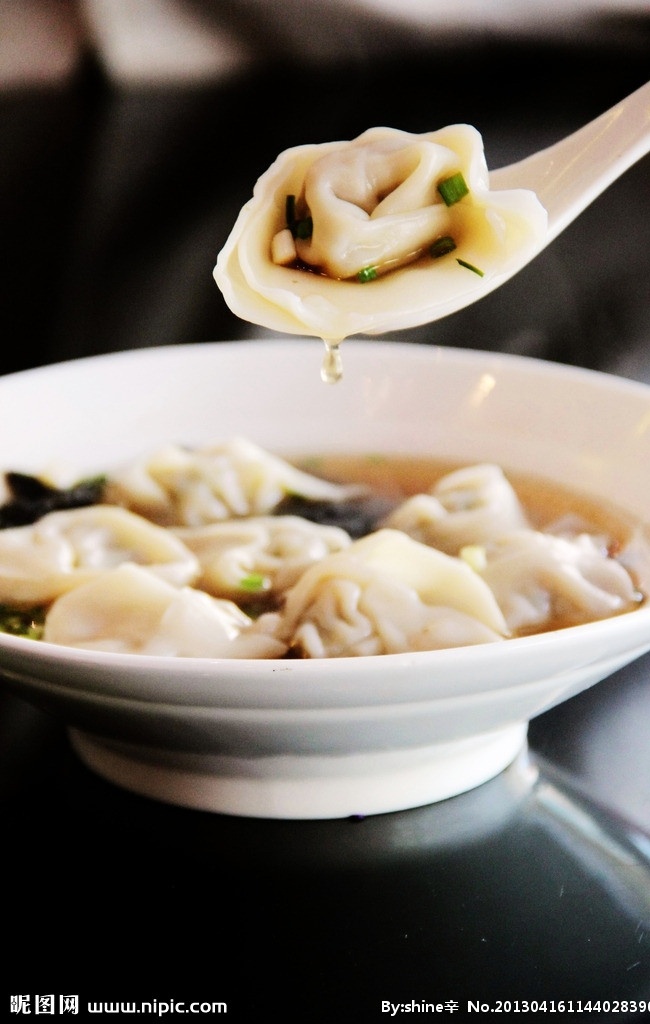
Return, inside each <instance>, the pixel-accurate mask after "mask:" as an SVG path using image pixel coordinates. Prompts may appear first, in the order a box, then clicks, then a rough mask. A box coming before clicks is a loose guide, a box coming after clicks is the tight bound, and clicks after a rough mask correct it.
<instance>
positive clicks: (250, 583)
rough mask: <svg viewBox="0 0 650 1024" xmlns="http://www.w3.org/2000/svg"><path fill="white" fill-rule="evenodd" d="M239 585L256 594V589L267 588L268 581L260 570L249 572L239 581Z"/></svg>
mask: <svg viewBox="0 0 650 1024" xmlns="http://www.w3.org/2000/svg"><path fill="white" fill-rule="evenodd" d="M239 586H240V587H241V588H242V590H248V592H249V593H251V594H256V593H257V592H258V590H268V587H269V581H268V580H267V578H266V576H262V574H261V573H260V572H251V573H249V575H248V576H244V577H243V578H242V579H241V580H240V581H239Z"/></svg>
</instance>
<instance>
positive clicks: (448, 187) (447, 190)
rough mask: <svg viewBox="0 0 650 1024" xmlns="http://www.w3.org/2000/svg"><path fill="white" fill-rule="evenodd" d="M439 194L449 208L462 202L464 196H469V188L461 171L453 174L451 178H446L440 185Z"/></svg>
mask: <svg viewBox="0 0 650 1024" xmlns="http://www.w3.org/2000/svg"><path fill="white" fill-rule="evenodd" d="M438 192H439V193H440V195H441V196H442V199H443V202H444V203H445V204H446V205H447V206H453V205H454V203H458V202H460V200H461V199H462V198H463V196H466V195H468V193H469V188H468V187H467V182H466V181H465V179H464V177H463V175H462V174H461V172H460V171H457V173H456V174H452V175H451V177H450V178H444V179H443V180H442V181H441V182H439V183H438Z"/></svg>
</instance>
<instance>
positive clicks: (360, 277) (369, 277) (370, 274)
mask: <svg viewBox="0 0 650 1024" xmlns="http://www.w3.org/2000/svg"><path fill="white" fill-rule="evenodd" d="M376 277H377V268H376V267H364V268H363V270H360V271H359V273H358V274H357V281H361V283H362V284H365V282H366V281H374V280H375V278H376Z"/></svg>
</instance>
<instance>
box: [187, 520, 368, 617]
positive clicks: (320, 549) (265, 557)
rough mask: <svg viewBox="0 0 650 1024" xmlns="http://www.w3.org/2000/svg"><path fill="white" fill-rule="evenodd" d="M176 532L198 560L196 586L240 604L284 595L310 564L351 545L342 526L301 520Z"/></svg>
mask: <svg viewBox="0 0 650 1024" xmlns="http://www.w3.org/2000/svg"><path fill="white" fill-rule="evenodd" d="M174 532H175V534H176V536H177V537H179V538H180V540H182V541H183V543H184V544H185V545H186V546H187V547H188V548H189V549H190V551H192V552H193V553H194V554H195V555H196V557H197V558H198V560H199V565H200V567H201V572H200V576H199V578H198V580H197V581H196V583H195V584H194V585H195V586H197V587H199V589H201V590H205V591H207V592H208V593H209V594H213V595H214V596H216V597H227V598H231V599H232V600H239V601H243V600H245V599H246V598H249V599H250V598H251V597H252V598H254V597H255V595H256V594H257V593H261V594H267V595H268V594H273V595H274V596H278V595H280V594H282V593H283V592H284V591H285V590H287V589H288V588H289V587H291V586H293V584H294V583H295V582H296V581H297V579H298V578H299V576H300V575H301V574H302V573H303V572H304V571H305V569H307V568H308V567H309V566H310V565H313V563H314V562H318V561H320V559H321V558H325V556H326V555H330V554H332V553H333V552H334V551H342V550H343V549H344V548H346V547H347V546H348V545H349V544H350V543H351V539H350V536H349V534H347V533H346V532H345V530H342V529H341V528H340V527H338V526H326V525H322V524H320V523H312V522H310V521H309V520H308V519H303V518H301V517H300V516H257V517H251V518H250V519H237V520H231V521H229V522H227V523H210V524H209V525H207V526H196V527H185V528H177V529H176V530H175V531H174ZM256 581H257V582H256ZM251 583H252V585H251Z"/></svg>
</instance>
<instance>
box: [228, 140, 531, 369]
mask: <svg viewBox="0 0 650 1024" xmlns="http://www.w3.org/2000/svg"><path fill="white" fill-rule="evenodd" d="M546 225H547V216H546V211H545V210H544V208H543V207H542V205H541V204H540V202H539V201H538V199H537V197H536V196H535V194H534V193H533V192H530V191H528V190H524V189H515V190H508V191H491V190H490V187H489V175H488V169H487V164H486V161H485V155H484V151H483V142H482V138H481V136H480V134H479V132H478V131H477V130H476V129H475V128H473V127H471V126H470V125H465V124H458V125H452V126H450V127H447V128H442V129H440V130H439V131H434V132H428V133H425V134H422V135H416V134H412V133H409V132H404V131H399V130H397V129H393V128H371V129H369V130H368V131H366V132H364V133H363V134H362V135H360V136H359V137H358V138H356V139H354V140H352V141H350V142H331V143H325V144H321V145H304V146H298V147H296V148H293V149H289V150H286V151H285V152H284V153H282V154H281V155H280V156H279V157H278V158H277V160H276V161H275V163H274V164H273V165H272V166H271V167H270V168H269V169H268V170H267V171H266V172H265V173H264V174H263V175H262V176H261V177H260V178H259V180H258V181H257V183H256V185H255V187H254V190H253V195H252V198H251V199H250V200H249V202H248V203H246V204H245V206H244V207H243V208H242V210H241V212H240V214H239V217H238V218H237V221H236V223H235V225H234V227H233V229H232V232H231V234H230V237H229V238H228V240H227V242H226V244H225V246H224V247H223V249H222V250H221V252H220V253H219V256H218V258H217V263H216V267H215V270H214V276H215V279H216V282H217V284H218V286H219V288H220V289H221V291H222V293H223V296H224V298H225V300H226V302H227V304H228V305H229V307H230V308H231V310H232V311H233V312H234V313H235V314H237V315H238V316H240V317H241V318H242V319H244V320H248V321H250V322H252V323H255V324H259V325H261V326H263V327H267V328H271V329H273V330H277V331H282V332H285V333H290V334H305V335H311V336H314V337H318V338H322V339H323V340H325V342H326V344H327V345H328V346H329V348H330V349H331V348H334V349H336V347H337V346H338V344H339V343H340V342H341V341H342V340H343V339H344V338H347V337H349V336H350V335H353V334H359V333H365V334H380V333H383V332H386V331H391V330H398V329H400V328H403V327H414V326H417V325H418V324H423V323H427V322H428V321H429V320H432V319H435V318H436V317H437V316H439V315H440V308H441V304H444V301H445V298H446V296H450V297H451V296H458V295H463V296H467V301H468V302H470V301H472V293H473V292H476V290H477V288H478V286H479V282H480V280H481V278H485V279H487V280H489V279H490V278H492V277H494V276H496V275H500V274H502V273H507V272H508V270H509V268H510V266H511V265H513V266H514V265H515V264H517V263H518V262H519V261H520V260H521V259H522V258H525V257H526V256H527V255H532V253H533V252H534V251H536V249H537V246H538V243H539V240H540V239H541V238H543V236H544V234H545V232H546ZM443 313H444V310H443ZM333 376H336V374H335V373H333Z"/></svg>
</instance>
